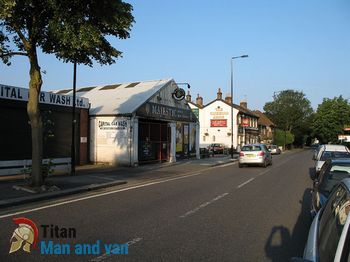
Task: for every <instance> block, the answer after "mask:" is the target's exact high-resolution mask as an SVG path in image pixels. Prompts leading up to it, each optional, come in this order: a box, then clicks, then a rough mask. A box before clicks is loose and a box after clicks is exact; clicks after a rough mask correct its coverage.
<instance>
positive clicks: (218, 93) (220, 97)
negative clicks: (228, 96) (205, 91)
mask: <svg viewBox="0 0 350 262" xmlns="http://www.w3.org/2000/svg"><path fill="white" fill-rule="evenodd" d="M217 99H220V100H221V99H222V93H221V88H219V90H218V92H217Z"/></svg>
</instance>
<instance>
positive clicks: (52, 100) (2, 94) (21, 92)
mask: <svg viewBox="0 0 350 262" xmlns="http://www.w3.org/2000/svg"><path fill="white" fill-rule="evenodd" d="M0 98H4V99H11V100H17V101H28V98H29V89H27V88H20V87H14V86H6V85H0ZM39 103H42V104H51V105H58V106H73V97H72V96H66V95H61V94H55V93H50V92H44V91H41V92H40V95H39ZM75 105H76V107H79V108H89V99H87V98H84V97H77V98H76V102H75Z"/></svg>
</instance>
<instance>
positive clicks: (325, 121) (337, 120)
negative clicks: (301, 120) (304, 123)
mask: <svg viewBox="0 0 350 262" xmlns="http://www.w3.org/2000/svg"><path fill="white" fill-rule="evenodd" d="M349 124H350V104H349V101H348V100H347V99H344V98H343V97H342V96H339V97H334V98H333V99H329V98H324V99H323V102H322V103H321V104H320V105H319V106H318V108H317V111H316V114H315V118H314V120H313V123H312V128H313V135H314V136H315V137H317V138H318V140H320V142H321V143H328V142H337V141H338V135H339V134H343V132H344V130H343V129H344V126H345V125H349Z"/></svg>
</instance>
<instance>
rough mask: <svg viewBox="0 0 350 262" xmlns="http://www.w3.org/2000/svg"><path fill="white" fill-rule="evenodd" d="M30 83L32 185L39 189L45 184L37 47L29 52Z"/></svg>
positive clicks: (28, 109) (40, 82) (28, 105)
mask: <svg viewBox="0 0 350 262" xmlns="http://www.w3.org/2000/svg"><path fill="white" fill-rule="evenodd" d="M29 62H30V82H29V99H28V104H27V113H28V116H29V120H30V125H31V131H32V181H31V182H32V185H33V186H35V187H39V186H41V185H42V184H43V176H42V158H43V125H42V121H41V114H40V109H39V96H40V90H41V85H42V79H41V72H40V67H39V64H38V57H37V53H36V47H35V46H34V47H33V48H32V49H31V50H30V52H29Z"/></svg>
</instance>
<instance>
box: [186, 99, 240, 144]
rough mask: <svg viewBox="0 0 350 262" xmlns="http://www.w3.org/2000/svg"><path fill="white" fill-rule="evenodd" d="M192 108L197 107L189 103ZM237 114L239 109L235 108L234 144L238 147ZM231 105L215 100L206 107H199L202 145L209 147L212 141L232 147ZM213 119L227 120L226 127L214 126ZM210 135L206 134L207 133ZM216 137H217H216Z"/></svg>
mask: <svg viewBox="0 0 350 262" xmlns="http://www.w3.org/2000/svg"><path fill="white" fill-rule="evenodd" d="M189 105H190V107H191V108H197V107H196V106H194V105H193V104H189ZM237 114H238V110H237V109H235V108H233V146H234V147H237V132H238V126H237ZM231 119H232V117H231V107H230V106H229V105H227V104H226V103H224V102H223V101H215V102H213V103H212V104H210V105H207V106H205V107H204V108H201V109H199V123H200V136H199V140H200V147H207V146H208V145H210V144H212V143H222V144H224V145H225V146H226V147H231V136H230V135H228V133H231ZM211 120H226V121H227V125H226V127H212V126H211ZM206 133H207V134H208V135H205V134H206ZM214 137H215V139H214Z"/></svg>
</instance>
